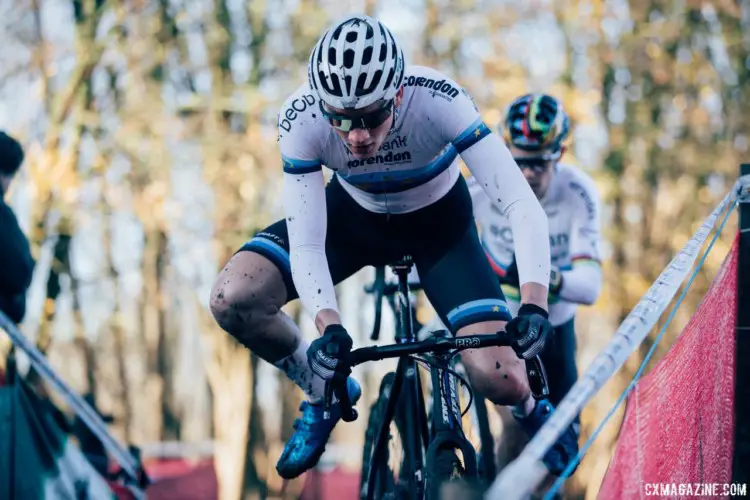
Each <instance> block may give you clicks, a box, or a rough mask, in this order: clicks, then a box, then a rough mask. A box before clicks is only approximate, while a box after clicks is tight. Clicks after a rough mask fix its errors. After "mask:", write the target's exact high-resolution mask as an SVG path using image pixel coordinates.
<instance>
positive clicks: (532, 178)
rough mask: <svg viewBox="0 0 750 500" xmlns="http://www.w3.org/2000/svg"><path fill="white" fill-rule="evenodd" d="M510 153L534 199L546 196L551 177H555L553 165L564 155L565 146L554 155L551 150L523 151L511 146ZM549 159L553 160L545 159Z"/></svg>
mask: <svg viewBox="0 0 750 500" xmlns="http://www.w3.org/2000/svg"><path fill="white" fill-rule="evenodd" d="M510 153H511V154H512V155H513V158H515V160H516V163H517V164H518V166H519V167H520V168H521V172H523V176H524V177H526V181H528V183H529V186H530V187H531V190H532V191H534V194H535V195H536V197H537V198H539V199H541V198H543V197H544V195H545V194H547V189H549V185H550V182H552V177H553V176H554V175H555V165H556V164H557V162H558V161H559V158H560V156H562V155H563V153H565V146H563V147H562V148H561V149H560V151H559V154H554V151H552V150H545V151H524V150H523V149H519V148H517V147H515V146H512V145H511V146H510ZM550 157H552V158H554V159H546V158H550Z"/></svg>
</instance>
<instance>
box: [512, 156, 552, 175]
mask: <svg viewBox="0 0 750 500" xmlns="http://www.w3.org/2000/svg"><path fill="white" fill-rule="evenodd" d="M516 163H517V164H518V167H519V168H521V169H524V168H529V169H531V170H533V171H534V172H536V173H543V172H544V171H545V170H547V161H545V160H539V159H536V158H534V159H531V158H516Z"/></svg>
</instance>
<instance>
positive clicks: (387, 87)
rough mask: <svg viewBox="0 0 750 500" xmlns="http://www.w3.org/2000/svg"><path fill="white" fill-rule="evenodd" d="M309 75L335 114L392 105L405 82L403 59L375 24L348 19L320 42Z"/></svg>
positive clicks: (388, 35)
mask: <svg viewBox="0 0 750 500" xmlns="http://www.w3.org/2000/svg"><path fill="white" fill-rule="evenodd" d="M307 73H308V77H309V79H310V86H311V87H312V88H313V90H314V91H315V92H317V94H318V97H319V98H320V100H321V101H323V102H324V103H326V104H327V105H329V106H333V107H335V108H340V109H361V108H364V107H365V106H368V105H370V104H372V103H374V102H377V101H379V100H381V99H384V100H390V99H393V96H395V95H396V92H398V89H399V88H400V87H401V83H402V81H403V79H404V53H403V51H402V50H401V47H400V46H399V44H398V43H397V42H396V39H395V38H394V37H393V35H392V34H391V32H390V31H389V30H388V28H386V27H385V25H383V24H382V23H380V22H379V21H378V20H377V19H373V18H372V17H368V16H357V17H350V18H348V19H346V20H345V21H343V22H340V23H338V24H336V25H334V26H332V27H331V28H329V29H328V30H327V31H326V32H325V33H324V34H323V36H322V37H321V38H320V40H318V43H316V44H315V47H313V50H312V53H311V54H310V64H309V65H308V70H307Z"/></svg>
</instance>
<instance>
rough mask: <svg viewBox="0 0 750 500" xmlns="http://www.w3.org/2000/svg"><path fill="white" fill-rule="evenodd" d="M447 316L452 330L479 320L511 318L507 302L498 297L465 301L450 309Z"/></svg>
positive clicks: (504, 319)
mask: <svg viewBox="0 0 750 500" xmlns="http://www.w3.org/2000/svg"><path fill="white" fill-rule="evenodd" d="M447 317H448V322H449V323H450V326H451V330H452V331H454V332H457V331H458V330H460V329H461V328H463V327H464V326H468V325H473V324H474V323H479V322H481V321H510V319H511V318H512V316H511V314H510V309H508V304H506V303H505V301H504V300H500V299H480V300H473V301H471V302H467V303H466V304H462V305H460V306H458V307H456V308H454V309H453V310H451V311H450V312H449V313H448V315H447ZM487 333H491V332H487Z"/></svg>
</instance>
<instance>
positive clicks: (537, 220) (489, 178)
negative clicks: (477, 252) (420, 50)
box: [424, 71, 550, 287]
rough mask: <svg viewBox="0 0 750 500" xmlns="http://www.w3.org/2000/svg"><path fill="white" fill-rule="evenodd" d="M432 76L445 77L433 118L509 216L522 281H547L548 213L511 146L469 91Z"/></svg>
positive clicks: (500, 207) (492, 197) (472, 171)
mask: <svg viewBox="0 0 750 500" xmlns="http://www.w3.org/2000/svg"><path fill="white" fill-rule="evenodd" d="M424 76H428V75H427V74H424ZM432 78H433V79H438V78H439V79H440V80H439V81H438V82H437V83H434V84H433V85H432V87H431V88H432V89H433V92H434V93H435V96H436V97H435V98H434V101H435V102H434V104H433V105H432V106H430V110H431V113H432V115H431V116H430V121H432V122H435V123H437V124H438V127H439V133H440V134H441V135H442V138H443V139H444V140H446V141H447V142H450V143H451V144H452V145H453V147H454V148H456V151H457V152H458V154H459V155H460V156H461V158H462V159H463V160H464V162H465V163H466V166H467V168H468V169H469V171H470V172H471V175H472V176H473V177H474V178H475V179H476V182H477V185H478V186H479V187H480V188H481V189H482V190H483V191H484V193H485V194H486V195H487V197H488V198H489V200H490V202H491V203H493V204H494V205H495V206H496V207H497V208H498V209H499V210H500V212H501V213H502V214H504V215H506V216H507V217H508V219H509V220H510V222H511V226H512V230H513V235H514V239H515V244H516V261H517V265H518V274H519V281H520V284H521V285H523V284H524V283H528V282H533V283H539V284H541V285H544V286H545V287H548V286H549V278H550V248H549V225H548V222H547V215H546V214H545V213H544V210H543V209H542V206H541V205H540V204H539V201H538V200H537V199H536V196H535V195H534V192H533V191H532V190H531V188H530V187H529V184H528V182H526V179H525V178H524V177H523V174H522V173H521V170H520V169H519V168H518V165H517V164H516V162H515V160H513V157H512V156H511V154H510V151H508V148H507V147H506V146H505V144H504V143H503V142H502V141H501V140H500V138H499V137H498V136H497V134H493V133H492V132H491V131H490V128H489V127H488V126H487V124H485V123H484V121H483V120H482V117H481V116H480V115H479V111H478V110H477V108H476V106H475V105H474V101H473V100H472V98H471V97H470V96H469V94H468V93H467V92H466V91H464V90H463V89H461V88H460V86H459V85H458V84H457V83H455V82H454V81H453V80H451V79H449V78H447V77H445V76H443V75H442V74H440V73H439V72H437V71H435V75H432ZM438 84H439V85H438ZM437 89H439V90H437ZM438 94H441V95H443V96H445V97H442V98H441V97H439V96H438Z"/></svg>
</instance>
